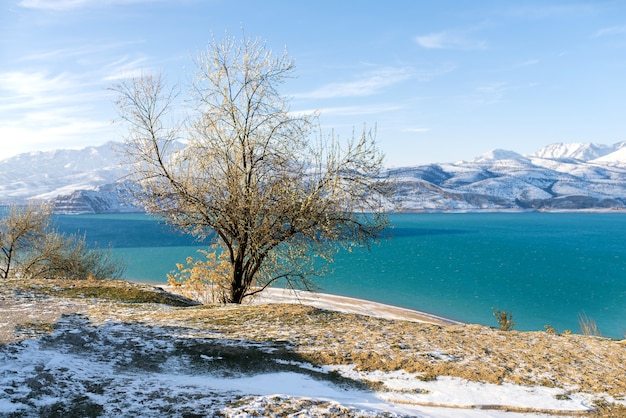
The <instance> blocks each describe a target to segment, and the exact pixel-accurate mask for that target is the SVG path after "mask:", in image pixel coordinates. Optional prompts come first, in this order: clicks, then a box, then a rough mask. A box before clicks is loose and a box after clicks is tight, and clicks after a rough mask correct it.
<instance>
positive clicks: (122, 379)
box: [0, 314, 591, 417]
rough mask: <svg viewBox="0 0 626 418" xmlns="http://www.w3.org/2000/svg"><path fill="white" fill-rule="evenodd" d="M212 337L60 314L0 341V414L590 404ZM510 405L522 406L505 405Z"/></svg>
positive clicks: (555, 393)
mask: <svg viewBox="0 0 626 418" xmlns="http://www.w3.org/2000/svg"><path fill="white" fill-rule="evenodd" d="M217 337H218V336H217V335H216V334H215V333H213V332H211V331H209V330H194V329H190V328H185V327H175V326H150V325H146V324H142V323H135V322H118V321H108V322H105V323H104V324H103V325H100V326H96V325H94V324H92V323H91V322H90V321H89V320H88V319H87V318H86V317H85V316H83V315H76V314H75V315H66V316H64V317H62V318H61V320H60V321H59V322H58V323H57V324H55V331H54V333H53V334H51V335H46V336H42V337H39V338H36V339H30V340H23V341H21V342H17V343H11V344H6V345H0V415H1V416H8V417H11V416H16V417H17V416H20V417H24V416H25V417H30V416H33V417H34V416H106V417H120V416H121V417H131V416H132V417H143V416H173V417H183V416H226V417H247V416H272V414H278V415H275V416H294V417H295V416H298V417H314V416H348V417H350V416H352V417H373V416H388V417H404V416H417V417H448V416H457V417H510V416H531V415H532V416H542V415H541V414H542V413H543V412H545V411H550V410H558V411H561V412H562V411H571V412H577V411H587V410H590V409H591V408H590V407H589V405H590V404H591V403H590V402H591V399H587V398H586V397H585V396H583V395H575V396H568V395H567V394H565V393H564V391H563V390H562V389H556V388H546V387H525V386H517V385H513V384H507V383H504V384H501V385H489V384H483V383H475V382H468V381H465V380H462V379H458V378H446V377H439V378H437V379H434V380H433V379H430V380H429V379H425V378H424V376H421V375H417V374H409V373H406V372H403V371H397V372H380V371H375V372H369V373H366V372H362V371H357V370H355V369H354V368H353V367H351V366H341V367H338V366H333V367H316V366H313V365H311V364H308V363H306V362H302V361H297V360H294V359H291V358H289V356H288V355H284V358H283V357H281V355H283V354H281V353H283V352H281V351H280V349H281V347H277V346H275V345H272V343H268V342H259V341H247V340H235V341H233V340H227V339H220V338H217ZM233 347H237V350H233ZM242 352H243V354H242ZM364 382H365V383H367V382H369V384H370V387H374V388H376V389H370V387H367V386H366V385H365V384H364ZM372 382H374V383H378V385H372ZM515 408H520V409H521V410H522V411H523V410H526V411H525V413H524V414H518V413H515V412H507V409H513V410H514V409H515ZM520 409H518V411H520ZM531 409H532V410H537V411H539V412H536V413H532V414H531V413H529V411H530V410H531ZM531 412H532V411H531Z"/></svg>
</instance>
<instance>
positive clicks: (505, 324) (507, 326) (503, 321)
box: [492, 308, 515, 331]
mask: <svg viewBox="0 0 626 418" xmlns="http://www.w3.org/2000/svg"><path fill="white" fill-rule="evenodd" d="M492 310H493V316H495V317H496V321H498V325H499V326H500V329H501V330H502V331H511V330H512V329H513V328H514V327H515V322H513V314H512V313H511V311H501V310H500V309H493V308H492Z"/></svg>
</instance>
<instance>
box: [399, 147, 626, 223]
mask: <svg viewBox="0 0 626 418" xmlns="http://www.w3.org/2000/svg"><path fill="white" fill-rule="evenodd" d="M390 174H391V176H392V177H395V178H396V179H397V183H398V194H397V196H396V198H395V202H396V203H397V204H398V205H399V207H400V208H401V209H403V210H411V211H418V210H427V211H428V210H430V211H446V210H467V211H472V210H529V209H531V210H576V209H593V208H614V209H624V208H625V207H626V143H624V142H620V143H617V144H614V145H611V146H607V145H597V144H583V143H572V144H562V143H560V144H552V145H548V146H546V147H545V148H543V149H541V150H539V151H537V152H536V153H534V154H530V155H527V156H524V155H520V154H518V153H515V152H512V151H505V150H495V151H492V152H490V153H487V154H484V155H482V156H480V157H478V158H476V159H475V160H473V161H470V162H458V163H450V164H430V165H426V166H418V167H407V168H403V169H395V170H391V171H390Z"/></svg>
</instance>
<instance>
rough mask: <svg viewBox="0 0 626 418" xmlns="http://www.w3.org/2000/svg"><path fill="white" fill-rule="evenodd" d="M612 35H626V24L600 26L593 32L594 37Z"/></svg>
mask: <svg viewBox="0 0 626 418" xmlns="http://www.w3.org/2000/svg"><path fill="white" fill-rule="evenodd" d="M613 35H626V25H622V26H611V27H608V28H602V29H599V30H598V31H596V33H594V35H593V37H594V38H599V37H601V36H613Z"/></svg>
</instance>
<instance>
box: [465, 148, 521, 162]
mask: <svg viewBox="0 0 626 418" xmlns="http://www.w3.org/2000/svg"><path fill="white" fill-rule="evenodd" d="M520 158H524V156H523V155H521V154H518V153H517V152H515V151H508V150H505V149H494V150H492V151H490V152H488V153H486V154H483V155H481V156H479V157H478V158H476V159H475V160H474V162H477V163H482V162H489V161H498V160H517V159H520Z"/></svg>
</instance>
